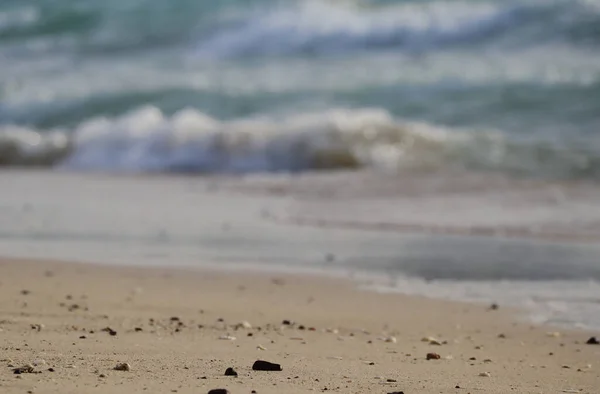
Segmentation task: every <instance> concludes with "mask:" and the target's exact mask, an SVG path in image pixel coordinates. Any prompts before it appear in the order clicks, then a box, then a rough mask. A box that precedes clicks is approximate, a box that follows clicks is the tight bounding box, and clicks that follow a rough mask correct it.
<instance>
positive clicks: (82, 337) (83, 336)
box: [79, 335, 87, 339]
mask: <svg viewBox="0 0 600 394" xmlns="http://www.w3.org/2000/svg"><path fill="white" fill-rule="evenodd" d="M86 338H87V337H86V336H85V335H81V336H80V337H79V339H86Z"/></svg>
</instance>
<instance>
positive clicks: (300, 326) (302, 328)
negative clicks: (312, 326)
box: [298, 324, 306, 330]
mask: <svg viewBox="0 0 600 394" xmlns="http://www.w3.org/2000/svg"><path fill="white" fill-rule="evenodd" d="M298 330H306V327H304V326H303V325H302V324H300V325H299V326H298Z"/></svg>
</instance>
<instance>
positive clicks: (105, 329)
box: [101, 327, 117, 337]
mask: <svg viewBox="0 0 600 394" xmlns="http://www.w3.org/2000/svg"><path fill="white" fill-rule="evenodd" d="M101 331H104V332H107V333H108V334H109V335H110V336H113V337H114V336H115V335H117V332H116V331H115V330H113V329H112V328H110V327H105V328H103V329H102V330H101Z"/></svg>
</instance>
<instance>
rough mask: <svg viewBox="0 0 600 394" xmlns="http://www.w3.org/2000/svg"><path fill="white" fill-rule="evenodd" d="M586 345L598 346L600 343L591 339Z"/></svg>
mask: <svg viewBox="0 0 600 394" xmlns="http://www.w3.org/2000/svg"><path fill="white" fill-rule="evenodd" d="M586 344H587V345H600V341H598V339H597V338H596V337H591V338H590V339H588V340H587V342H586Z"/></svg>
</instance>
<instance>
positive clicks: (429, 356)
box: [427, 353, 442, 360]
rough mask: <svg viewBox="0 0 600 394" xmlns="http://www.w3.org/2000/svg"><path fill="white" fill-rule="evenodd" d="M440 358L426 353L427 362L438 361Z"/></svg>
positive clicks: (435, 354)
mask: <svg viewBox="0 0 600 394" xmlns="http://www.w3.org/2000/svg"><path fill="white" fill-rule="evenodd" d="M440 358H442V357H441V356H440V355H439V354H437V353H427V360H439V359H440Z"/></svg>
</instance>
